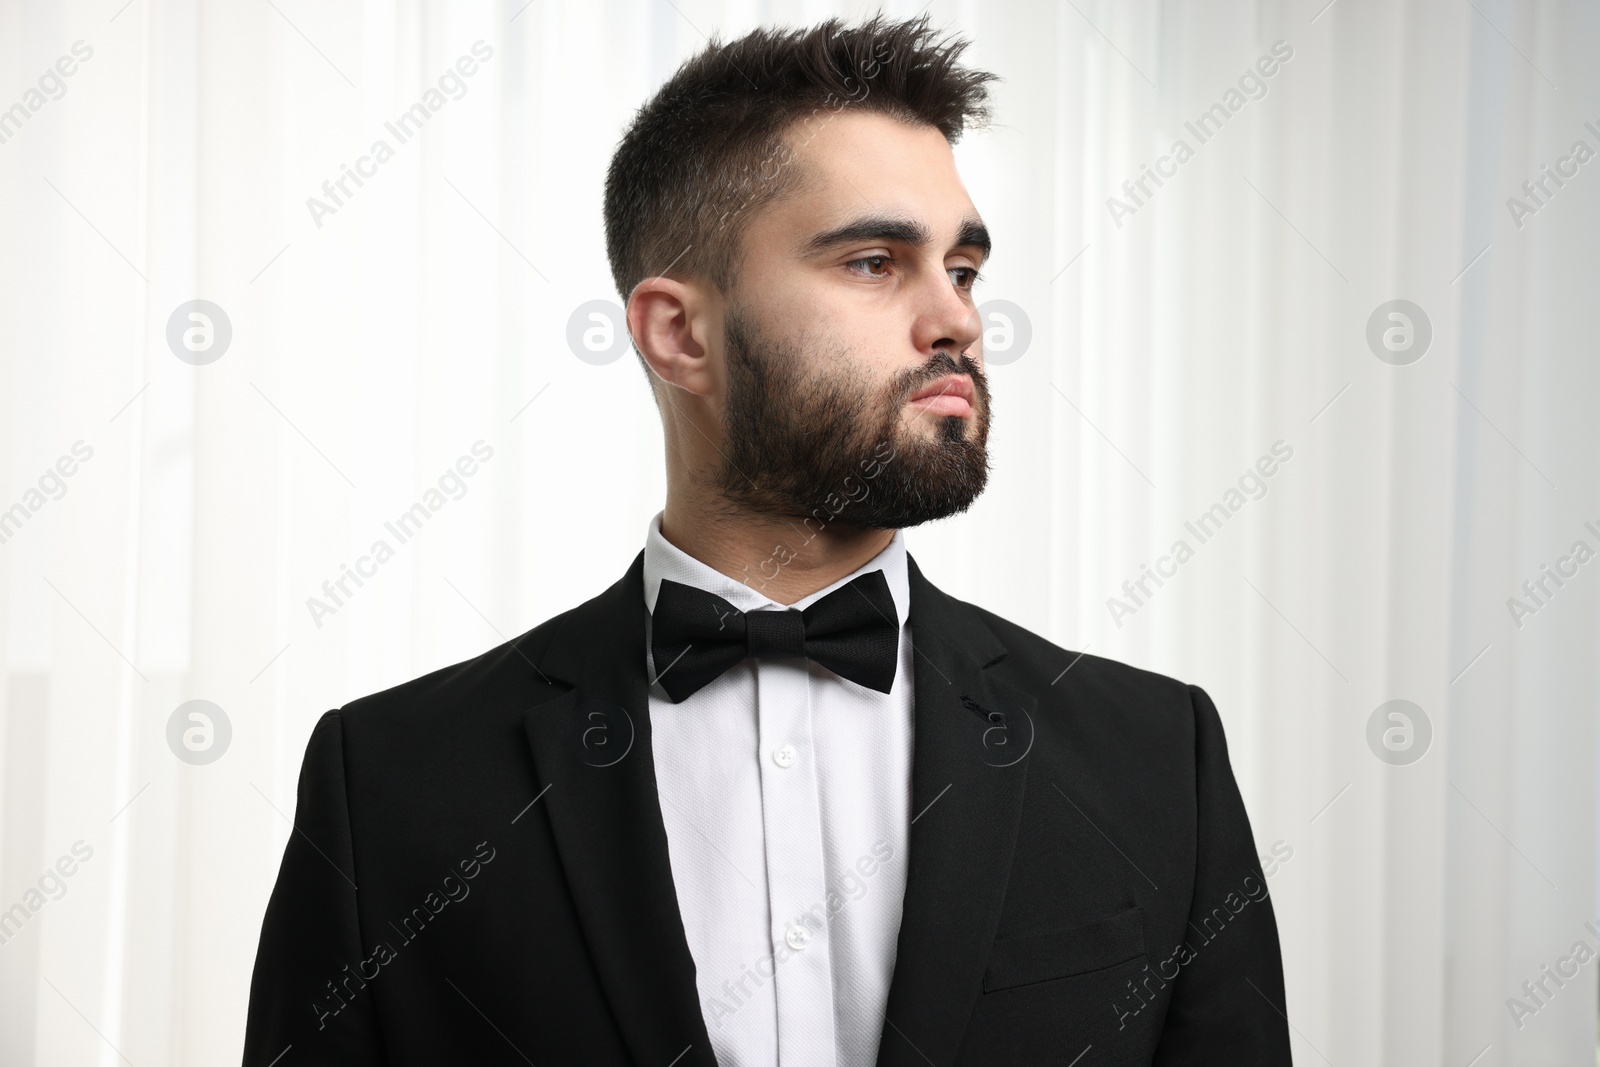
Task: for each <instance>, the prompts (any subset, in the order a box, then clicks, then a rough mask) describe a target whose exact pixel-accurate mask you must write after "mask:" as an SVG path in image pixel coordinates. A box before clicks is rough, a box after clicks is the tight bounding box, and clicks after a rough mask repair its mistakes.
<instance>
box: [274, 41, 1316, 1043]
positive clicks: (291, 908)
mask: <svg viewBox="0 0 1600 1067" xmlns="http://www.w3.org/2000/svg"><path fill="white" fill-rule="evenodd" d="M962 50H963V44H962V43H961V42H959V41H952V40H949V39H944V38H940V37H939V36H937V35H936V34H935V33H933V32H932V31H930V29H929V28H928V25H927V22H926V20H925V19H924V20H916V21H911V22H888V21H883V20H881V19H875V20H873V21H870V22H867V23H865V24H864V25H860V26H857V27H854V28H847V27H845V26H842V25H840V24H839V23H837V22H828V23H825V24H823V25H821V26H819V27H816V28H814V29H812V30H809V31H804V32H789V33H780V32H770V31H760V32H756V33H753V34H750V35H749V36H747V37H744V38H742V39H740V40H738V41H735V42H732V43H730V44H726V45H719V44H716V43H713V44H712V45H711V46H710V47H708V48H707V49H706V50H705V51H704V52H703V53H701V54H700V55H699V56H698V57H696V58H695V59H693V60H691V61H690V62H688V63H687V64H685V65H684V67H683V68H682V69H680V70H679V72H678V73H677V74H676V75H675V76H674V77H673V79H672V80H671V81H669V82H668V83H667V85H666V86H664V87H663V88H662V89H661V91H660V92H659V93H658V95H657V96H656V97H655V98H654V99H653V100H652V101H651V102H650V103H649V104H647V105H646V106H645V107H644V108H643V109H642V110H641V111H640V113H639V114H638V116H637V117H636V119H635V121H634V122H633V124H632V125H631V127H630V129H629V130H628V132H627V135H626V136H625V137H624V139H623V141H622V143H621V145H620V147H619V148H618V150H617V152H616V155H615V157H614V159H613V161H612V165H611V170H610V174H609V178H608V181H607V186H606V198H605V210H606V228H607V238H608V250H609V253H610V257H611V262H612V267H613V271H614V273H615V276H616V281H617V284H618V287H619V289H620V291H621V292H622V293H623V294H624V296H625V297H626V299H627V305H628V306H627V315H628V328H629V332H630V334H631V336H632V338H633V341H634V344H635V346H636V347H637V349H638V352H639V354H640V357H641V359H642V361H643V363H644V365H645V367H646V369H647V371H648V374H649V377H650V382H651V387H652V389H653V391H654V395H655V399H656V402H657V406H658V408H659V410H660V413H661V418H662V425H663V429H664V434H665V442H666V457H667V472H668V489H667V500H666V504H665V508H664V509H663V511H662V512H661V513H660V514H658V515H657V516H656V518H655V519H654V520H653V521H652V522H651V524H650V527H649V530H648V533H647V538H646V542H645V546H644V550H643V551H642V552H641V553H640V554H639V556H638V557H636V558H635V559H634V561H633V563H632V565H631V566H630V567H629V568H628V570H627V572H626V573H625V574H624V575H623V576H622V578H621V579H620V580H618V581H617V582H616V583H615V584H614V585H612V586H611V587H610V588H609V589H607V590H606V591H605V592H603V593H601V594H600V595H599V596H598V597H596V598H594V599H593V600H591V601H589V602H588V603H585V604H583V605H581V606H579V607H577V608H574V609H573V610H571V611H568V612H566V613H564V614H562V615H559V616H557V617H556V618H554V619H551V620H549V621H548V622H546V623H544V624H543V625H540V626H538V627H535V628H534V629H533V630H531V631H529V632H528V633H526V634H524V635H522V636H521V637H519V638H517V639H516V640H514V641H511V642H509V643H507V644H505V645H502V646H501V647H499V648H496V649H494V650H492V651H490V652H487V653H485V654H484V655H482V656H480V657H478V658H477V659H474V660H471V661H469V662H466V663H462V664H459V665H457V666H454V667H450V668H448V669H445V670H441V671H438V672H435V673H433V674H430V675H428V676H426V677H424V678H420V679H418V680H416V681H413V682H410V683H408V684H405V685H402V686H399V687H397V688H395V689H391V690H389V691H387V692H384V693H380V694H378V695H376V696H371V697H367V698H365V699H363V700H358V701H355V702H354V703H352V704H350V705H348V706H346V707H345V708H343V709H341V710H339V711H332V712H329V713H328V714H327V715H326V716H324V717H323V719H322V721H321V722H320V723H319V724H318V725H317V727H316V730H315V731H314V733H313V735H312V738H311V741H310V744H309V746H308V748H307V752H306V757H305V765H304V769H303V771H302V775H301V781H300V794H299V806H298V808H297V814H296V832H295V834H294V835H293V836H292V837H291V839H290V841H289V844H288V846H287V848H286V850H285V854H284V859H283V867H282V871H281V873H280V875H279V880H278V885H277V888H276V890H275V891H274V893H273V896H272V901H271V904H270V905H269V907H268V910H267V915H266V920H265V923H264V926H263V930H262V936H261V947H260V953H259V956H258V958H257V962H256V970H255V976H254V984H253V987H252V990H251V1004H250V1022H249V1032H248V1034H247V1036H246V1051H245V1062H246V1063H247V1064H251V1065H261V1067H266V1065H268V1064H274V1063H277V1064H280V1065H281V1067H294V1065H296V1064H306V1063H316V1064H321V1063H328V1064H335V1063H337V1064H430V1065H432V1064H440V1063H523V1062H526V1063H533V1064H538V1065H540V1067H545V1065H547V1064H560V1063H584V1064H638V1065H659V1067H668V1065H681V1067H714V1065H717V1064H720V1065H721V1067H733V1065H754V1064H774V1063H781V1064H785V1065H789V1064H800V1065H807V1067H812V1065H822V1064H828V1065H833V1064H838V1065H851V1067H857V1065H870V1064H881V1065H885V1067H911V1065H916V1064H926V1063H931V1064H935V1065H938V1067H945V1065H950V1064H973V1065H977V1064H997V1063H1019V1064H1020V1063H1028V1064H1036V1063H1061V1064H1068V1063H1081V1064H1083V1065H1084V1067H1091V1065H1093V1067H1099V1065H1108V1064H1151V1063H1158V1064H1212V1063H1215V1064H1229V1065H1234V1067H1237V1065H1255V1064H1274V1065H1276V1064H1286V1063H1288V1062H1289V1044H1288V1032H1287V1026H1286V1021H1285V1017H1284V1015H1283V1011H1284V995H1283V979H1282V972H1281V964H1280V960H1279V953H1278V944H1277V931H1276V927H1275V924H1274V919H1273V913H1272V905H1271V902H1270V900H1269V899H1267V895H1266V887H1265V882H1264V878H1263V875H1262V872H1261V868H1260V866H1259V864H1258V862H1257V859H1256V856H1255V848H1254V845H1253V843H1252V838H1251V833H1250V826H1249V823H1248V821H1247V819H1246V816H1245V811H1244V807H1243V805H1242V803H1241V801H1240V797H1239V793H1238V790H1237V788H1236V786H1235V784H1234V781H1233V776H1232V772H1231V770H1230V768H1229V764H1228V757H1227V750H1226V747H1225V744H1224V740H1223V733H1222V727H1221V724H1220V722H1219V720H1218V717H1217V712H1216V710H1215V708H1214V707H1213V706H1212V703H1211V701H1210V700H1209V699H1208V698H1207V696H1206V695H1205V693H1204V692H1202V691H1201V690H1199V689H1198V688H1195V687H1192V686H1185V685H1183V684H1182V683H1180V682H1176V681H1172V680H1170V679H1167V678H1162V677H1160V676H1157V675H1154V674H1149V673H1146V672H1143V671H1139V670H1136V669H1133V668H1131V667H1126V666H1122V665H1120V664H1117V663H1113V662H1110V661H1106V660H1102V659H1097V658H1095V657H1091V656H1083V655H1075V654H1073V653H1071V652H1068V651H1066V650H1064V649H1061V648H1058V647H1056V646H1055V645H1052V644H1050V643H1049V642H1047V641H1045V640H1043V639H1042V638H1040V637H1037V636H1035V635H1034V634H1031V633H1029V632H1027V631H1025V630H1023V629H1021V628H1019V627H1017V626H1015V625H1013V624H1011V623H1008V622H1006V621H1005V620H1003V619H1001V618H998V617H997V616H995V615H992V614H990V613H989V612H986V611H984V610H982V609H981V608H977V607H974V606H972V605H970V604H966V603H963V602H961V601H959V600H956V599H954V598H952V597H950V596H948V595H946V594H944V593H942V592H941V591H940V590H939V589H938V588H936V587H935V586H934V585H933V584H932V583H931V582H929V580H928V579H927V578H926V577H925V576H924V575H923V574H922V572H921V570H920V569H919V568H918V567H917V565H916V563H915V562H914V561H913V560H912V559H911V557H910V556H909V555H908V554H907V553H906V550H905V544H904V535H903V534H902V533H901V532H900V531H901V530H903V529H904V528H906V527H909V526H916V525H918V524H920V523H924V522H928V521H930V520H933V519H938V518H943V517H946V516H949V515H952V514H955V513H958V512H960V511H963V510H965V509H966V508H967V507H968V506H969V505H970V504H971V502H972V501H973V500H974V499H975V498H976V497H977V495H978V494H979V493H980V492H981V491H982V490H983V487H984V484H985V481H986V478H987V471H988V459H987V454H986V451H985V444H986V440H987V436H988V427H989V418H990V402H989V390H988V387H987V384H986V382H985V379H984V374H983V355H982V348H981V343H980V342H981V331H980V328H979V319H978V315H977V313H976V309H975V305H974V302H973V285H974V283H975V282H976V280H977V277H978V274H979V272H980V271H981V269H982V267H983V263H984V260H985V259H986V257H987V256H988V254H989V248H990V238H989V234H988V232H987V230H986V229H985V227H984V225H983V222H982V220H981V217H980V215H979V213H978V211H977V209H976V208H975V207H974V205H973V204H972V202H971V200H970V199H969V198H968V196H967V193H966V191H965V189H964V188H963V186H962V183H961V181H960V178H959V176H958V175H957V172H956V168H955V164H954V159H953V156H952V154H951V151H950V144H951V143H952V142H954V141H955V140H956V139H957V138H958V137H959V136H960V135H961V133H962V131H963V130H964V129H965V128H967V127H968V126H971V125H975V124H977V123H978V122H981V121H982V120H983V119H984V118H985V116H986V107H987V89H986V86H987V83H988V82H989V81H990V80H991V77H992V76H991V75H988V74H985V73H983V72H979V71H974V70H971V69H968V68H965V67H963V66H961V65H960V63H959V60H960V57H961V54H962ZM280 1057H281V1058H280Z"/></svg>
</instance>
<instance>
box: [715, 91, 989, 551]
mask: <svg viewBox="0 0 1600 1067" xmlns="http://www.w3.org/2000/svg"><path fill="white" fill-rule="evenodd" d="M789 143H790V145H791V147H792V148H793V162H791V163H789V164H788V165H789V166H792V167H795V168H796V171H795V174H796V175H797V176H798V178H799V180H798V182H797V183H796V188H795V190H794V191H793V192H792V193H791V194H789V195H787V196H786V197H784V198H783V199H782V200H779V201H777V202H775V203H773V204H770V205H768V206H765V207H763V208H762V209H761V210H760V211H759V212H758V213H757V214H756V216H755V217H754V218H752V219H751V220H750V224H749V226H748V228H747V229H746V232H745V234H744V238H743V244H742V250H743V251H742V260H741V262H740V264H739V266H738V268H737V269H736V270H735V272H734V275H733V278H732V281H731V284H730V286H729V293H728V302H727V309H728V310H727V315H726V319H725V341H726V350H725V365H726V374H727V381H726V394H725V395H726V405H725V409H724V420H723V421H724V428H725V431H726V441H725V442H724V448H723V449H722V459H723V463H722V465H721V469H720V471H719V475H718V487H719V489H720V490H721V491H722V493H723V495H724V496H726V497H728V498H729V499H730V500H732V501H735V502H737V503H739V504H741V505H743V506H745V507H748V508H751V509H752V510H755V511H758V512H761V513H764V514H773V515H784V516H791V517H797V518H806V517H810V518H813V520H814V524H813V525H815V522H823V523H828V522H839V523H844V524H847V525H851V526H860V527H875V528H880V529H900V528H903V527H907V526H916V525H918V524H920V523H924V522H928V521H931V520H933V519H940V518H944V517H945V516H947V515H952V514H955V513H957V512H960V511H964V510H965V509H966V508H967V507H968V506H969V505H970V504H971V503H972V501H973V500H975V499H976V498H977V496H978V494H979V493H981V492H982V491H983V488H984V485H985V483H986V481H987V479H988V454H987V451H986V447H985V446H986V443H987V441H988V435H989V391H988V385H987V383H986V382H985V380H984V376H983V352H982V332H981V329H980V324H979V319H978V314H977V311H976V309H975V307H974V304H973V294H972V285H973V282H974V281H975V280H976V278H977V274H978V268H979V267H980V266H981V265H982V263H983V260H984V257H985V256H986V254H987V252H988V248H987V245H988V235H987V232H986V231H985V230H984V229H983V225H982V223H981V221H980V220H979V218H978V213H977V210H976V209H975V208H974V207H973V205H972V201H971V199H970V198H969V197H968V196H967V192H966V189H965V188H964V187H963V186H962V184H961V179H960V177H959V176H958V175H957V173H956V168H955V159H954V157H953V156H952V155H951V152H950V147H949V145H948V144H947V143H946V141H945V139H944V137H943V135H941V134H940V133H939V131H938V130H936V129H934V128H932V127H926V126H912V125H908V124H906V123H902V122H899V121H897V120H894V119H891V118H887V117H885V116H882V115H873V114H862V113H852V112H848V111H845V112H834V111H830V110H822V111H820V112H819V113H818V114H817V115H815V116H813V117H812V118H811V119H810V120H807V121H806V122H803V123H801V124H799V125H798V126H796V127H795V128H794V129H793V130H792V131H791V133H790V136H789Z"/></svg>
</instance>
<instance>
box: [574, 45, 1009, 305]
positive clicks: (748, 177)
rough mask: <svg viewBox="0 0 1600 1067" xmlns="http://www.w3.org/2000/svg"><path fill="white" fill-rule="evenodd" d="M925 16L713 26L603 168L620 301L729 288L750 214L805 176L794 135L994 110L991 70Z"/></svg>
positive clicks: (946, 129) (957, 124) (957, 125)
mask: <svg viewBox="0 0 1600 1067" xmlns="http://www.w3.org/2000/svg"><path fill="white" fill-rule="evenodd" d="M966 47H967V42H966V41H965V40H963V39H961V38H959V37H949V36H942V35H940V34H939V33H937V32H935V31H934V30H932V29H930V28H929V25H928V19H927V16H925V15H924V16H922V17H920V18H916V19H910V20H906V21H896V22H890V21H885V20H884V18H883V16H882V15H878V16H875V17H873V18H872V19H870V20H868V21H866V22H864V23H861V24H860V25H858V26H846V25H845V24H844V23H842V22H841V21H840V20H838V19H829V20H828V21H826V22H823V23H821V24H819V25H817V26H814V27H812V28H810V29H804V30H778V29H759V30H756V31H754V32H752V33H749V34H746V35H745V36H743V37H741V38H739V39H738V40H735V41H730V42H728V43H726V44H723V43H720V42H719V41H718V40H717V39H716V38H712V40H711V41H710V43H709V44H708V45H707V46H706V48H705V49H704V50H703V51H702V52H700V53H699V54H698V55H696V56H694V57H693V58H691V59H689V60H688V61H687V62H686V63H684V64H683V66H682V67H680V68H679V69H678V72H677V73H676V74H674V75H673V76H672V78H671V79H670V80H668V81H667V83H666V84H665V85H663V86H662V87H661V89H660V91H659V92H657V93H656V95H655V96H654V97H652V98H651V99H650V101H649V102H648V103H646V104H645V105H644V106H643V107H642V108H640V109H639V112H638V114H637V115H636V116H635V117H634V119H633V122H632V123H631V124H630V125H629V127H628V130H627V133H626V134H624V135H623V138H622V142H621V144H619V145H618V146H617V151H616V154H615V155H613V156H612V157H611V167H610V170H609V171H608V172H607V174H606V191H605V223H606V253H607V255H608V256H609V257H610V260H611V273H612V277H613V278H614V279H615V281H616V283H617V290H618V292H620V293H621V294H622V298H623V300H624V301H626V300H627V299H628V296H629V295H630V294H631V293H632V292H633V287H634V286H636V285H638V284H639V282H640V281H642V280H643V279H645V278H649V277H654V276H656V275H667V276H670V277H674V278H702V279H707V280H709V281H711V282H712V283H713V284H715V285H716V286H717V287H718V288H719V289H722V290H723V291H726V290H727V288H728V283H729V281H730V279H731V277H732V274H733V271H734V269H735V268H736V267H737V265H738V263H737V260H738V245H739V239H740V235H741V234H742V232H743V228H744V224H745V223H746V222H747V221H748V220H749V218H750V217H751V215H752V214H753V212H754V210H755V209H757V208H759V207H760V206H762V205H763V204H767V203H770V202H771V201H772V200H774V199H776V198H778V197H780V196H783V195H784V194H785V193H787V192H789V191H790V190H792V189H793V188H794V187H795V183H796V182H797V181H798V180H801V176H800V175H799V174H797V172H796V168H795V167H794V166H793V165H792V153H793V149H794V144H793V143H792V142H794V141H796V140H801V141H803V140H805V139H808V138H807V137H806V136H805V133H804V128H815V125H814V124H820V123H824V122H826V121H828V119H829V118H830V117H831V116H832V115H835V114H837V113H838V112H839V111H841V110H843V109H844V108H855V109H858V110H865V111H869V112H876V113H879V114H884V115H888V116H891V117H893V118H896V119H900V120H902V121H904V122H908V123H913V124H917V125H925V126H933V127H935V128H937V129H938V130H939V132H940V133H942V134H944V136H945V139H946V140H947V141H949V142H950V143H952V144H954V143H955V142H956V141H957V140H958V139H959V138H960V137H961V133H962V131H963V130H964V129H967V128H969V127H975V126H979V125H982V124H983V123H985V122H986V121H987V120H988V117H989V109H988V101H989V91H988V83H989V82H991V81H993V80H994V77H995V76H994V75H993V74H989V73H987V72H985V71H979V70H972V69H970V68H967V67H963V66H961V65H960V64H959V62H958V61H959V60H960V58H961V54H962V52H964V51H965V50H966Z"/></svg>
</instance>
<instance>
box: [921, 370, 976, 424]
mask: <svg viewBox="0 0 1600 1067" xmlns="http://www.w3.org/2000/svg"><path fill="white" fill-rule="evenodd" d="M973 395H974V393H973V388H972V379H971V378H969V377H967V376H966V375H965V374H946V375H945V376H944V377H943V378H937V379H935V380H934V381H931V382H929V383H928V384H927V385H924V386H923V387H922V388H921V389H918V390H917V391H916V392H915V393H913V394H911V399H910V400H908V401H907V403H908V404H910V405H911V406H912V407H916V408H921V409H922V410H923V411H926V412H927V413H928V414H930V415H959V416H967V415H971V414H972V399H973Z"/></svg>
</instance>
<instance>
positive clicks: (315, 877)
mask: <svg viewBox="0 0 1600 1067" xmlns="http://www.w3.org/2000/svg"><path fill="white" fill-rule="evenodd" d="M356 885H357V879H356V872H355V862H354V851H353V849H352V847H351V835H350V814H349V805H348V802H347V799H346V795H345V778H344V746H343V726H342V723H341V720H340V717H339V713H338V712H337V711H330V712H328V713H327V714H325V715H323V717H322V718H321V720H319V721H318V723H317V725H316V728H315V729H314V730H312V732H311V740H310V741H309V742H308V743H307V745H306V755H305V762H304V763H303V764H302V765H301V768H300V786H299V795H298V798H297V801H296V806H295V814H294V830H293V832H292V833H291V834H290V835H289V843H288V844H287V845H286V846H285V847H284V850H283V864H282V866H280V867H279V869H278V881H277V884H276V885H275V886H274V887H273V890H272V897H271V899H270V900H269V901H268V903H267V912H266V917H265V919H264V920H263V921H262V924H261V943H260V945H259V947H258V948H257V949H256V962H255V971H254V973H253V975H252V977H251V981H250V1014H249V1018H248V1021H247V1023H246V1025H245V1039H244V1065H245V1067H269V1065H276V1067H302V1065H306V1064H340V1065H346V1067H361V1065H374V1067H376V1065H379V1064H382V1063H384V1062H386V1058H385V1056H384V1054H383V1045H382V1038H381V1036H380V1034H379V1030H378V1025H377V1013H376V1011H375V1010H374V1007H373V993H374V991H373V990H372V989H371V988H363V986H364V985H365V983H364V982H362V981H361V980H360V978H359V972H360V970H362V969H363V967H364V964H363V961H364V959H365V957H366V956H367V953H366V952H364V951H363V950H362V948H361V937H360V931H359V929H358V927H357V918H356Z"/></svg>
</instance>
